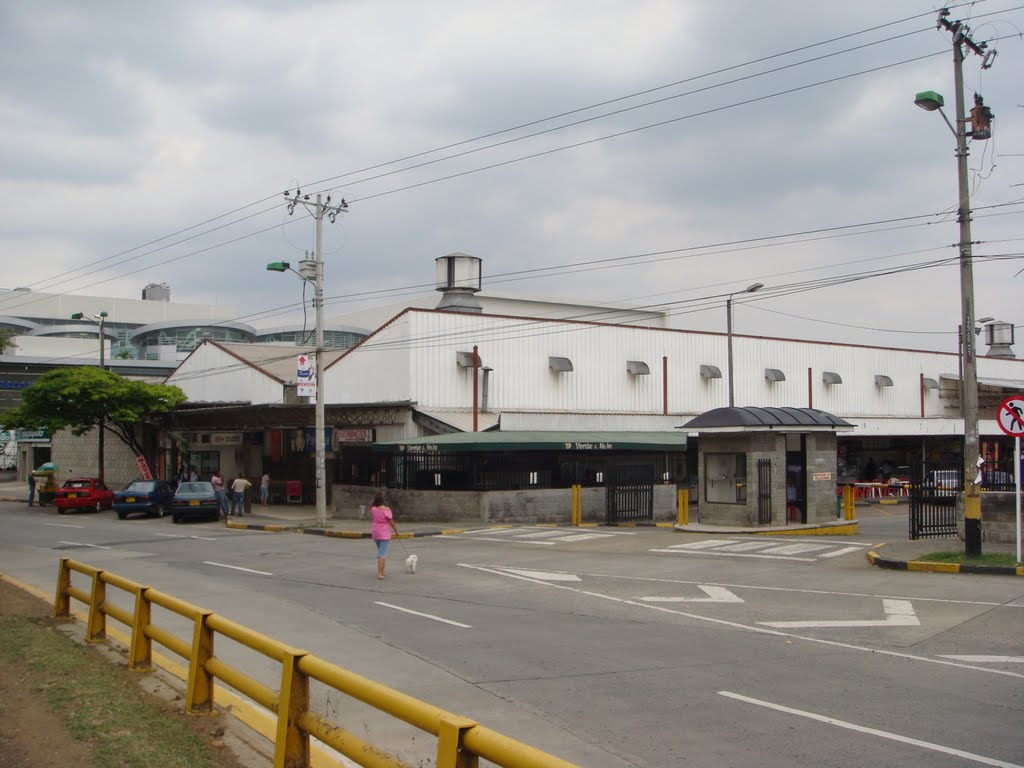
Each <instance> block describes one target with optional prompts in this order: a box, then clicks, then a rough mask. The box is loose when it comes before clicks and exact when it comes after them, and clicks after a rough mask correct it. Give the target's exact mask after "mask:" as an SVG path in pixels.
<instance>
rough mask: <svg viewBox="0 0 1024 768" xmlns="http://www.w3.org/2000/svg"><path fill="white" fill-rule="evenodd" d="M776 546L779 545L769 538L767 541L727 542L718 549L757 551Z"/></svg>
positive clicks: (723, 550) (726, 550)
mask: <svg viewBox="0 0 1024 768" xmlns="http://www.w3.org/2000/svg"><path fill="white" fill-rule="evenodd" d="M774 546H777V545H776V543H775V542H774V541H772V540H771V539H769V540H768V541H765V540H764V539H761V540H760V541H750V540H747V541H737V542H732V543H728V544H725V545H724V546H722V547H721V549H719V550H718V551H719V552H757V551H758V550H759V549H768V547H774ZM782 554H785V553H784V552H783V553H782Z"/></svg>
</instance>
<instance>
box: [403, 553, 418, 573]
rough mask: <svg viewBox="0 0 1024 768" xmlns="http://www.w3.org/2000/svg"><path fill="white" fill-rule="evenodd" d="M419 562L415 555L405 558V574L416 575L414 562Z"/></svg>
mask: <svg viewBox="0 0 1024 768" xmlns="http://www.w3.org/2000/svg"><path fill="white" fill-rule="evenodd" d="M417 560H419V557H418V556H417V555H409V556H408V557H407V558H405V572H406V573H416V561H417Z"/></svg>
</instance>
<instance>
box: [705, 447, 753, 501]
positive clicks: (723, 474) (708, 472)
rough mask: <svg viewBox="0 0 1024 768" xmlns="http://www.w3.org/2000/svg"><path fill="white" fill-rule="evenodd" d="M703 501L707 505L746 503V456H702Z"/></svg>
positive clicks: (718, 454) (727, 454)
mask: <svg viewBox="0 0 1024 768" xmlns="http://www.w3.org/2000/svg"><path fill="white" fill-rule="evenodd" d="M704 501H706V502H708V503H709V504H746V503H747V454H745V453H705V454H704Z"/></svg>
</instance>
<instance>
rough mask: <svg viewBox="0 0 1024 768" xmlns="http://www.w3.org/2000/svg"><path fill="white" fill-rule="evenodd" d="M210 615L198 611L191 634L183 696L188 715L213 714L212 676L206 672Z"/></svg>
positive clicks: (210, 640) (210, 648) (210, 650)
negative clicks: (186, 685)
mask: <svg viewBox="0 0 1024 768" xmlns="http://www.w3.org/2000/svg"><path fill="white" fill-rule="evenodd" d="M212 614H213V611H204V610H200V611H199V612H198V614H197V615H196V624H195V630H194V631H193V633H192V654H191V657H190V658H189V666H188V691H187V692H186V694H185V711H186V712H187V713H188V714H190V715H198V714H210V713H212V712H213V675H211V674H210V673H209V672H208V671H207V670H206V663H207V662H208V661H209V660H210V659H212V658H213V630H212V629H210V626H209V623H208V622H209V619H210V616H211V615H212Z"/></svg>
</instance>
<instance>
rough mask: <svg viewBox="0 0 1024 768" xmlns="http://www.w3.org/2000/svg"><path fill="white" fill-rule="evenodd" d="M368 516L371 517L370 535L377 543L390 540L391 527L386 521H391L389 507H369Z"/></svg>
mask: <svg viewBox="0 0 1024 768" xmlns="http://www.w3.org/2000/svg"><path fill="white" fill-rule="evenodd" d="M370 514H371V515H372V516H373V529H372V530H371V532H370V535H371V536H373V538H374V539H376V540H377V541H388V540H390V539H391V526H390V525H388V520H390V519H391V507H370Z"/></svg>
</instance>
